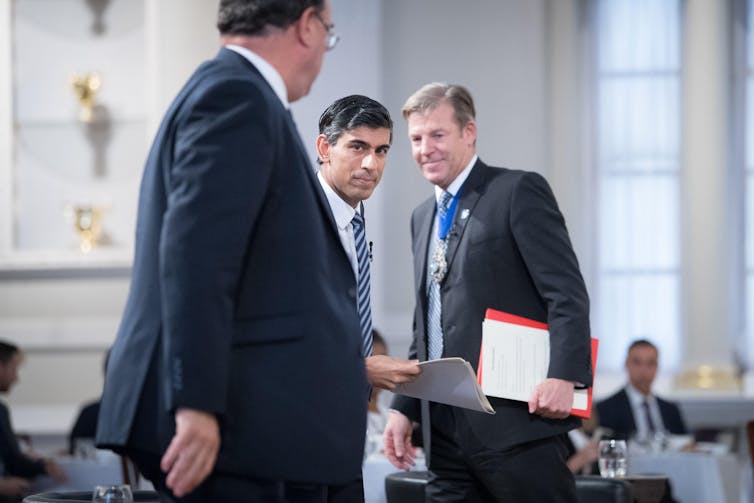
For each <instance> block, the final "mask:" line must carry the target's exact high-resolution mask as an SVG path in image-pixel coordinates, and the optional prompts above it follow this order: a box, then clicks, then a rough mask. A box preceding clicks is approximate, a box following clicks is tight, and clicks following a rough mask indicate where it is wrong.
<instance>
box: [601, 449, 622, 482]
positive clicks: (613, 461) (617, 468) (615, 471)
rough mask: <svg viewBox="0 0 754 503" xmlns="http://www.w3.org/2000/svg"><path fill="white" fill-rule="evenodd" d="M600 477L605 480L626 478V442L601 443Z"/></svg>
mask: <svg viewBox="0 0 754 503" xmlns="http://www.w3.org/2000/svg"><path fill="white" fill-rule="evenodd" d="M599 447H600V457H599V466H600V475H602V476H603V477H605V478H609V479H612V478H616V477H618V478H620V477H625V476H626V469H627V465H628V459H627V451H628V449H627V448H626V441H625V440H601V441H600V446H599Z"/></svg>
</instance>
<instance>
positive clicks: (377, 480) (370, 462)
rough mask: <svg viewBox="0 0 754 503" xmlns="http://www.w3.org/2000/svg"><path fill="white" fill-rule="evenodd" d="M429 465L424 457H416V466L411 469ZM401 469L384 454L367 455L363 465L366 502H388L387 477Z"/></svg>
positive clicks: (417, 469) (422, 468)
mask: <svg viewBox="0 0 754 503" xmlns="http://www.w3.org/2000/svg"><path fill="white" fill-rule="evenodd" d="M426 469H427V466H426V464H425V462H424V458H423V457H421V458H417V459H416V466H415V467H413V468H412V469H411V471H424V470H426ZM400 471H401V470H399V469H397V468H396V467H394V466H393V465H392V464H391V463H390V461H388V459H387V457H385V455H384V454H380V453H374V454H370V455H369V456H367V458H366V459H365V460H364V464H363V465H362V467H361V473H362V476H363V477H364V500H365V503H386V502H387V498H386V496H385V477H387V476H388V475H390V474H391V473H397V472H400Z"/></svg>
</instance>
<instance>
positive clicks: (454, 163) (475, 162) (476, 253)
mask: <svg viewBox="0 0 754 503" xmlns="http://www.w3.org/2000/svg"><path fill="white" fill-rule="evenodd" d="M403 116H404V118H406V120H407V121H408V134H409V139H410V142H411V147H412V153H413V157H414V159H415V160H416V162H417V163H418V164H419V168H420V169H421V172H422V174H423V175H424V177H425V178H426V179H427V180H429V181H430V182H431V183H432V184H433V185H434V186H435V196H434V197H432V198H430V199H428V200H427V201H425V202H424V203H422V204H421V205H420V206H419V207H417V208H416V210H414V213H413V216H412V219H411V234H412V246H413V254H414V279H415V286H416V292H417V294H416V310H415V315H414V338H413V343H412V346H411V350H410V355H409V356H410V357H411V358H414V357H418V358H419V359H420V360H427V359H434V358H439V357H451V356H459V357H462V358H464V359H466V360H467V361H469V362H470V363H471V364H472V365H473V366H474V367H476V366H477V365H478V361H479V349H480V344H481V339H482V321H483V319H484V314H485V310H486V309H487V308H494V309H498V310H501V311H506V312H509V313H512V314H516V315H519V316H524V317H527V318H531V319H534V320H538V321H542V322H546V323H547V324H548V325H549V331H550V367H549V370H548V376H547V378H546V379H545V380H544V381H543V382H542V383H540V384H539V385H538V386H537V387H536V389H535V391H534V392H533V394H532V396H531V398H530V400H529V403H528V404H527V403H523V402H516V401H511V400H503V399H496V398H491V399H490V402H491V403H492V405H493V407H494V408H495V411H496V414H495V415H488V414H482V413H478V412H473V411H469V410H466V409H461V408H455V407H450V406H446V405H442V404H436V403H432V404H430V405H429V407H426V406H425V404H421V409H422V410H421V413H420V402H419V400H415V399H411V398H408V397H401V396H399V397H396V399H395V401H394V402H393V409H395V412H392V413H391V414H390V417H389V419H388V425H387V427H386V430H385V448H386V452H387V455H388V457H389V458H390V460H391V461H392V462H393V464H395V465H396V466H398V467H401V468H406V467H407V466H408V465H410V464H411V463H413V455H414V450H413V447H412V446H411V441H410V435H411V427H412V424H411V422H412V421H420V422H421V423H422V427H423V428H424V429H425V432H426V431H428V430H430V431H431V435H428V434H426V433H425V440H424V444H425V450H426V449H427V446H429V447H430V448H429V453H428V454H429V468H430V472H431V477H430V482H429V485H428V488H427V499H428V501H465V502H474V501H537V502H544V501H576V493H575V484H574V479H573V475H572V474H571V472H570V471H569V469H568V467H567V466H566V462H565V456H566V450H565V446H564V443H563V439H562V435H563V434H565V433H566V432H567V431H568V430H570V429H572V428H575V427H577V426H578V425H579V420H578V419H576V418H573V417H570V418H569V413H570V410H571V405H572V402H573V390H574V386H575V385H584V384H589V383H591V381H592V376H591V368H590V360H589V359H590V343H589V340H590V339H589V320H588V298H587V293H586V289H585V287H584V282H583V280H582V277H581V274H580V272H579V267H578V263H577V260H576V256H575V255H574V253H573V250H572V249H571V244H570V240H569V238H568V233H567V231H566V227H565V223H564V220H563V217H562V215H561V214H560V211H559V210H558V206H557V204H556V202H555V198H554V197H553V194H552V192H551V191H550V188H549V186H548V185H547V183H546V182H545V180H544V179H543V178H542V177H541V176H539V175H538V174H535V173H531V172H523V171H514V170H508V169H502V168H493V167H490V166H487V165H486V164H484V163H483V162H482V161H481V160H479V158H478V157H477V155H476V132H477V129H476V122H475V112H474V104H473V99H472V97H471V95H470V93H469V92H468V91H467V90H466V89H465V88H463V87H461V86H457V85H447V84H437V83H435V84H428V85H426V86H424V87H422V88H421V89H419V90H418V91H417V92H416V93H414V95H412V96H411V97H409V99H408V100H407V101H406V103H405V105H404V106H403ZM430 418H431V421H430ZM430 436H431V440H428V438H427V437H430Z"/></svg>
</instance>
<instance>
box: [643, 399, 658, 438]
mask: <svg viewBox="0 0 754 503" xmlns="http://www.w3.org/2000/svg"><path fill="white" fill-rule="evenodd" d="M641 405H642V407H643V408H644V414H646V416H647V428H648V429H649V433H655V432H656V431H657V428H655V422H654V421H652V413H651V412H650V411H649V402H647V401H646V400H644V401H643V402H642V403H641Z"/></svg>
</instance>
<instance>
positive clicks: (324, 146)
mask: <svg viewBox="0 0 754 503" xmlns="http://www.w3.org/2000/svg"><path fill="white" fill-rule="evenodd" d="M317 155H318V156H319V160H320V161H322V162H330V142H328V141H327V137H326V136H325V135H323V134H321V135H319V136H317Z"/></svg>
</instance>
